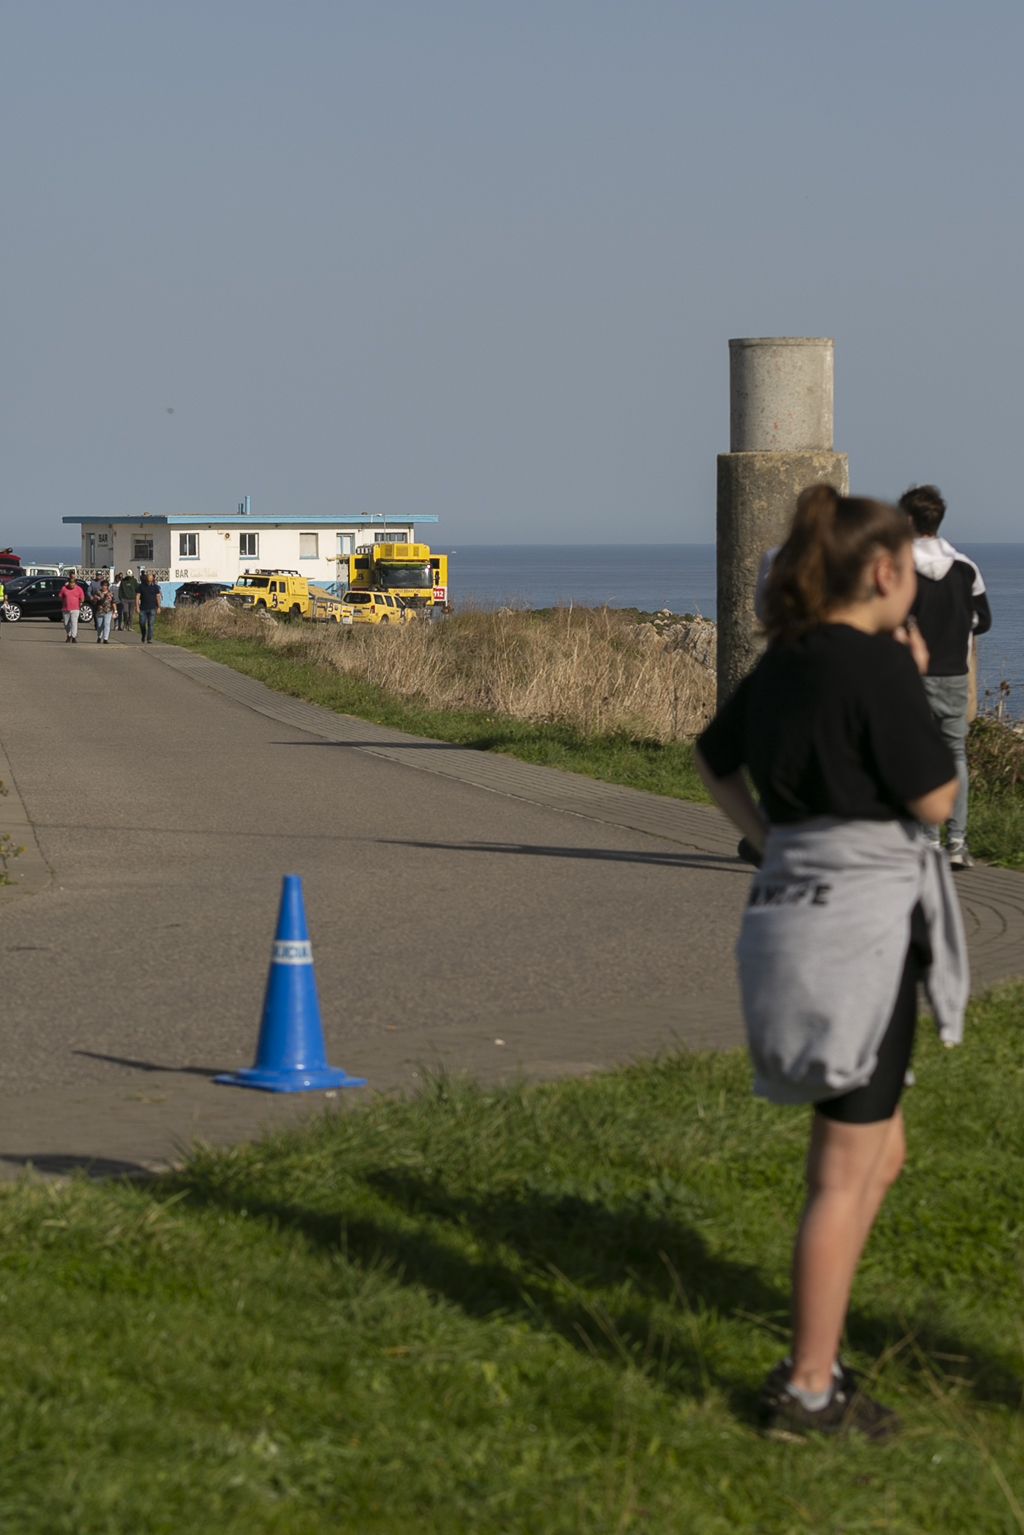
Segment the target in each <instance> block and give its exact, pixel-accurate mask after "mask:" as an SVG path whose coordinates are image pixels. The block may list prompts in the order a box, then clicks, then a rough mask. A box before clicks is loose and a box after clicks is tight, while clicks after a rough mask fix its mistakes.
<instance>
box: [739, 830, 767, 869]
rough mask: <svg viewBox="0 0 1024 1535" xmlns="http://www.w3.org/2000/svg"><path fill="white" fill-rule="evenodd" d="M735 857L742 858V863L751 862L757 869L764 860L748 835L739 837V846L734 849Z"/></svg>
mask: <svg viewBox="0 0 1024 1535" xmlns="http://www.w3.org/2000/svg"><path fill="white" fill-rule="evenodd" d="M736 857H737V858H742V859H743V862H744V863H752V864H753V865H754V868H755V869H759V868H760V867H761V864H762V862H763V861H764V860H763V858H762V856H761V854H760V853H759V852H758V851H757V848H756V847H755V846H754V844H753V843H752V842H751V841H750V839H749V838H748V837H741V838H740V840H739V846H738V847H737V849H736Z"/></svg>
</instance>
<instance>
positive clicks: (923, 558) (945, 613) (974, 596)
mask: <svg viewBox="0 0 1024 1535" xmlns="http://www.w3.org/2000/svg"><path fill="white" fill-rule="evenodd" d="M914 566H915V568H916V570H917V596H916V598H915V599H914V606H913V608H912V609H911V612H912V613H913V616H914V618H915V619H916V620H917V626H918V628H919V629H920V631H921V633H922V635H923V636H924V641H925V644H926V645H927V646H928V654H929V656H930V658H931V659H930V661H929V664H928V675H929V677H962V676H964V675H965V673H966V672H967V670H968V667H969V665H970V657H971V640H972V638H973V637H974V636H975V635H976V634H984V633H985V632H986V630H988V629H991V627H992V611H991V609H990V607H989V605H988V597H987V595H986V592H985V582H984V580H983V579H982V575H981V571H980V570H979V569H978V567H977V565H975V563H974V561H973V560H969V559H968V558H967V556H966V554H961V553H960V551H959V549H954V547H953V545H952V544H951V543H949V542H948V541H947V540H946V539H944V538H915V539H914Z"/></svg>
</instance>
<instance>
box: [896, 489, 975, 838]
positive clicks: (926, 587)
mask: <svg viewBox="0 0 1024 1535" xmlns="http://www.w3.org/2000/svg"><path fill="white" fill-rule="evenodd" d="M900 506H901V507H902V508H903V510H904V511H905V512H906V513H907V516H908V517H909V518H910V520H911V522H912V523H913V526H914V532H915V534H916V537H915V539H914V568H915V569H916V571H917V596H916V597H915V599H914V605H913V607H912V608H911V610H910V612H911V616H912V617H913V618H914V620H915V622H916V623H917V626H918V628H919V629H920V631H921V634H922V635H923V636H924V642H925V644H926V645H927V646H928V654H929V658H930V659H929V662H928V671H927V673H926V675H925V679H924V690H925V692H926V693H927V695H928V702H929V703H930V704H931V709H932V713H933V714H934V716H935V719H936V721H937V723H938V727H939V729H940V730H941V732H942V736H943V739H944V740H945V742H946V744H947V746H948V747H949V749H950V751H951V752H952V753H953V760H954V761H955V762H956V772H957V778H958V779H959V782H960V790H959V793H958V794H957V797H956V803H955V804H954V806H953V813H952V815H951V816H950V818H949V823H948V830H947V844H946V851H947V852H948V854H949V861H950V864H951V865H952V867H953V868H954V869H971V868H973V867H974V859H973V858H972V857H971V855H970V853H969V851H968V848H967V801H968V782H969V779H968V771H967V731H968V727H969V721H968V717H967V716H968V712H969V703H970V670H971V648H972V646H973V643H974V640H975V637H976V636H977V635H979V634H987V633H988V631H989V629H991V627H992V610H991V608H990V607H989V601H988V594H987V592H986V591H985V582H984V579H983V577H982V574H981V571H980V570H979V569H978V567H977V565H975V563H974V561H973V560H969V559H968V558H967V556H966V554H961V553H960V551H959V549H954V547H953V545H952V544H951V543H949V542H948V541H947V540H946V539H944V538H940V537H939V528H940V527H941V526H942V519H943V518H944V517H945V515H946V503H945V501H944V500H943V499H942V495H941V493H940V492H939V490H938V488H937V487H936V486H934V485H914V486H912V487H911V488H910V490H908V491H905V492H904V494H903V495H902V496H901V497H900ZM931 835H932V840H933V841H935V842H938V841H939V839H940V837H941V828H940V827H938V826H934V827H932V829H931Z"/></svg>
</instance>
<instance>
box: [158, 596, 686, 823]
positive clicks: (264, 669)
mask: <svg viewBox="0 0 1024 1535" xmlns="http://www.w3.org/2000/svg"><path fill="white" fill-rule="evenodd" d="M160 638H161V639H162V640H166V641H169V642H170V643H172V644H175V645H182V646H184V647H185V648H186V649H188V650H197V651H199V652H201V654H203V655H205V656H209V657H210V659H211V660H212V661H221V662H223V664H224V665H225V666H231V667H233V668H234V669H235V671H239V672H244V673H245V674H246V676H248V677H255V678H256V679H257V680H258V681H259V682H264V683H266V685H267V687H270V688H273V689H274V690H275V691H276V692H278V693H287V694H288V695H289V696H291V697H293V698H304V699H306V700H307V701H308V702H310V703H314V704H322V705H323V706H324V707H325V708H327V709H334V710H336V711H337V713H339V714H354V715H356V716H357V717H358V718H359V719H364V720H373V721H374V723H375V724H378V725H391V726H393V727H394V728H395V729H396V730H407V731H409V733H410V734H412V735H421V736H430V737H432V738H433V739H434V740H437V741H452V742H454V743H455V744H457V745H459V746H469V747H472V748H474V749H475V750H477V751H494V752H504V753H505V754H506V755H508V756H510V757H518V758H519V759H520V760H521V761H523V762H537V763H541V764H542V765H543V766H545V767H555V768H563V769H565V770H567V771H569V772H573V773H585V774H586V775H587V776H588V777H590V778H600V779H604V780H605V781H606V782H608V783H617V784H626V785H627V786H628V787H629V788H633V789H647V790H649V791H650V792H651V793H652V794H669V795H674V796H675V797H676V798H678V799H687V800H699V801H700V802H701V803H703V804H707V803H709V798H708V794H707V791H706V789H705V788H704V785H703V784H702V783H701V781H700V779H699V778H698V776H697V770H696V768H695V767H694V763H693V745H692V743H691V742H689V741H677V742H672V743H670V744H668V745H662V744H661V743H660V742H658V741H636V740H632V739H630V738H629V737H627V736H622V735H613V736H590V735H584V734H583V733H582V732H580V731H578V730H573V729H571V728H570V727H568V726H563V725H543V724H531V723H530V722H529V721H526V720H516V719H511V718H509V717H508V716H505V715H488V714H479V713H473V712H469V711H464V710H448V709H430V708H427V707H426V706H423V705H420V704H417V703H416V702H415V701H414V700H411V699H404V698H399V697H397V696H396V695H395V694H393V693H387V692H385V691H384V689H383V688H379V687H375V686H374V685H372V684H370V683H366V682H362V681H360V680H359V679H358V678H355V677H349V676H343V675H342V674H341V673H338V672H329V671H326V670H325V669H324V668H323V667H322V666H317V665H316V663H315V662H312V661H306V660H303V659H301V658H300V657H296V656H290V655H287V654H284V655H282V654H281V652H279V651H269V650H267V649H266V647H265V646H263V645H261V644H260V642H259V641H258V640H252V639H248V638H238V639H234V638H231V639H226V638H221V637H220V636H216V635H206V634H197V633H194V632H189V631H182V630H180V629H179V630H175V628H174V625H173V622H171V623H168V622H167V621H166V620H164V621H162V622H161V628H160Z"/></svg>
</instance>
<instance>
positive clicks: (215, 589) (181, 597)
mask: <svg viewBox="0 0 1024 1535" xmlns="http://www.w3.org/2000/svg"><path fill="white" fill-rule="evenodd" d="M230 589H231V582H230V581H183V582H182V584H181V586H179V587H178V590H177V593H176V595H175V598H174V606H175V607H176V608H198V607H201V606H202V604H203V603H204V602H213V601H214V599H215V598H217V597H223V595H224V593H225V592H226V591H229V590H230Z"/></svg>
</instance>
